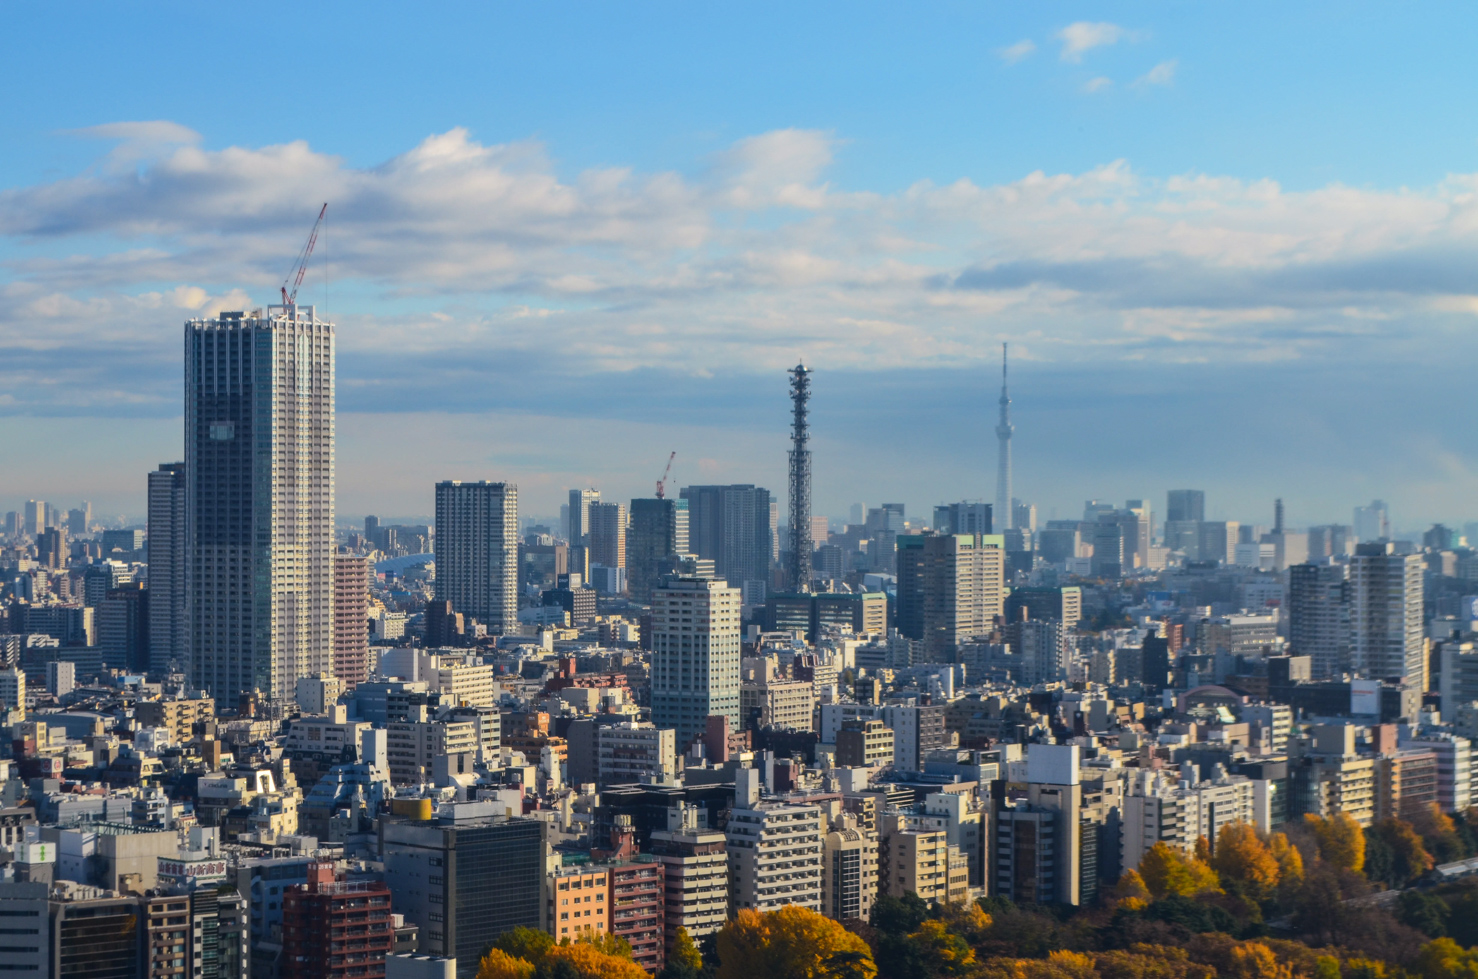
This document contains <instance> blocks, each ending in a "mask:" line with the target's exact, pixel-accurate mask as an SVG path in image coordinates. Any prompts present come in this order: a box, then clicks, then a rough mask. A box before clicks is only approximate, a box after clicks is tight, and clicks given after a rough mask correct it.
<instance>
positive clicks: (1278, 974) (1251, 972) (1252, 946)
mask: <svg viewBox="0 0 1478 979" xmlns="http://www.w3.org/2000/svg"><path fill="white" fill-rule="evenodd" d="M1220 846H1221V841H1220V840H1217V847H1218V848H1220ZM1226 974H1227V975H1228V976H1230V977H1231V979H1293V970H1292V969H1291V968H1289V967H1288V966H1287V965H1285V964H1283V963H1281V962H1279V961H1278V957H1277V956H1276V955H1274V954H1273V950H1272V949H1270V948H1268V947H1267V946H1266V945H1264V944H1262V943H1261V942H1248V943H1247V944H1246V945H1238V946H1237V947H1236V948H1234V949H1232V959H1231V963H1230V965H1229V967H1228V968H1227V972H1226Z"/></svg>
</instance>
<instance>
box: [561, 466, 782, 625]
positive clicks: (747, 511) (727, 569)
mask: <svg viewBox="0 0 1478 979" xmlns="http://www.w3.org/2000/svg"><path fill="white" fill-rule="evenodd" d="M679 495H680V496H681V498H682V499H684V500H687V501H688V542H689V543H688V546H689V549H690V550H691V551H692V552H693V553H695V554H697V555H698V556H699V557H701V558H708V559H709V560H711V561H713V564H714V570H715V572H716V573H717V574H718V575H720V576H721V577H723V579H724V580H725V581H727V582H728V583H729V584H731V585H733V586H734V587H735V588H743V587H744V586H745V585H746V584H749V583H753V584H752V585H751V588H750V590H751V592H754V591H755V590H756V588H755V587H754V586H758V589H757V590H758V592H759V595H758V596H757V601H760V602H762V601H764V587H765V582H767V581H768V580H769V578H770V563H771V555H772V554H773V550H774V540H775V535H774V530H773V528H772V524H771V519H770V491H769V490H767V489H764V488H762V487H758V486H753V485H750V484H747V483H746V484H740V485H734V486H685V487H683V490H682V492H681V493H680V494H679ZM571 519H572V520H573V519H574V518H573V516H572V517H571Z"/></svg>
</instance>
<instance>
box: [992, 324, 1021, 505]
mask: <svg viewBox="0 0 1478 979" xmlns="http://www.w3.org/2000/svg"><path fill="white" fill-rule="evenodd" d="M1014 430H1015V429H1013V428H1012V427H1011V396H1010V395H1008V394H1007V393H1006V345H1005V344H1004V343H1003V344H1001V420H1000V422H999V423H998V424H997V425H996V439H997V440H998V441H999V442H1000V446H1001V450H1000V455H999V456H998V457H997V462H996V507H995V513H994V514H992V517H991V523H992V524H993V525H994V526H993V527H992V528H991V529H992V530H993V531H995V532H996V533H1000V532H1001V531H1003V530H1010V529H1011V433H1012V432H1013V431H1014Z"/></svg>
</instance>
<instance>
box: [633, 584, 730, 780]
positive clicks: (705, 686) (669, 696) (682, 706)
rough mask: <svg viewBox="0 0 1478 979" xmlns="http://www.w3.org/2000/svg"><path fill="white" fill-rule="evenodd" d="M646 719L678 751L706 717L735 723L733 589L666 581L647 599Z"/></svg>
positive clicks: (723, 585) (725, 586) (713, 585)
mask: <svg viewBox="0 0 1478 979" xmlns="http://www.w3.org/2000/svg"><path fill="white" fill-rule="evenodd" d="M651 647H652V720H653V722H654V723H655V724H656V725H657V726H658V727H666V728H673V729H674V730H676V732H677V746H678V750H679V751H681V750H684V749H685V748H686V747H687V745H688V744H689V743H691V742H692V740H693V739H694V738H695V737H697V736H698V735H699V734H701V733H702V732H703V729H704V724H705V722H706V720H707V718H708V716H709V715H711V714H722V715H724V716H726V717H728V718H729V723H730V726H731V727H732V728H733V729H735V730H737V729H738V728H739V726H740V724H739V720H740V717H739V685H740V681H739V666H740V663H739V657H740V648H739V590H738V589H737V588H732V587H729V586H728V585H726V584H724V583H723V582H721V581H711V580H709V579H705V578H671V579H669V580H668V581H667V582H666V583H664V584H663V585H662V586H661V587H659V588H658V589H657V590H656V591H655V592H654V593H653V596H652V635H651Z"/></svg>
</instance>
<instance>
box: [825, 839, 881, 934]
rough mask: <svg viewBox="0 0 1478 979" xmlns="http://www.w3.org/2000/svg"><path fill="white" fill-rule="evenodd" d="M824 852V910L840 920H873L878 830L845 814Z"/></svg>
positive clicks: (827, 840)
mask: <svg viewBox="0 0 1478 979" xmlns="http://www.w3.org/2000/svg"><path fill="white" fill-rule="evenodd" d="M821 853H822V874H821V913H822V914H824V915H826V916H827V917H828V918H832V919H834V920H836V921H850V920H862V921H867V920H869V919H870V918H871V916H872V906H873V903H874V902H875V901H876V900H877V895H878V841H877V830H876V829H875V828H872V829H868V828H866V827H864V826H862V825H861V823H860V821H858V820H856V819H855V818H852V817H851V814H844V818H843V819H842V820H840V821H839V822H837V823H835V824H834V825H833V827H832V829H831V831H830V832H829V833H827V834H826V837H825V839H824V840H823V841H822V848H821Z"/></svg>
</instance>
